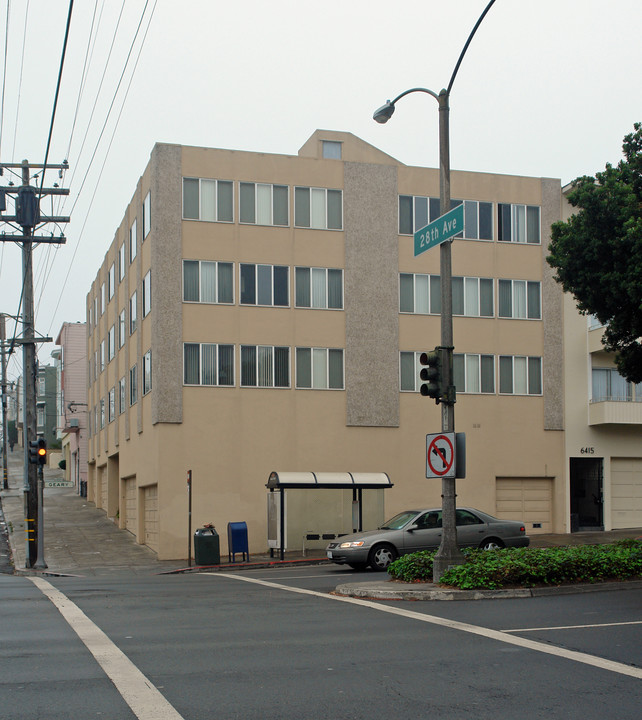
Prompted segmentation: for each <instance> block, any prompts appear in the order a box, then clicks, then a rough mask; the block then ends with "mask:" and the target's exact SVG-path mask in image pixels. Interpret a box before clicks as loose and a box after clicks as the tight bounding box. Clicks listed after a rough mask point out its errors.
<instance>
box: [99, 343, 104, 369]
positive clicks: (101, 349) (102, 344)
mask: <svg viewBox="0 0 642 720" xmlns="http://www.w3.org/2000/svg"><path fill="white" fill-rule="evenodd" d="M104 369H105V341H104V340H101V341H100V372H102V371H103V370H104Z"/></svg>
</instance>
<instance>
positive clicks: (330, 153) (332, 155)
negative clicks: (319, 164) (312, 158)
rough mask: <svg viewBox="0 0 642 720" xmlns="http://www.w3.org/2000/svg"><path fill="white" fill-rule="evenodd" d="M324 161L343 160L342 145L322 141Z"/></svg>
mask: <svg viewBox="0 0 642 720" xmlns="http://www.w3.org/2000/svg"><path fill="white" fill-rule="evenodd" d="M321 145H322V148H323V159H324V160H341V143H340V142H337V141H335V140H322V141H321Z"/></svg>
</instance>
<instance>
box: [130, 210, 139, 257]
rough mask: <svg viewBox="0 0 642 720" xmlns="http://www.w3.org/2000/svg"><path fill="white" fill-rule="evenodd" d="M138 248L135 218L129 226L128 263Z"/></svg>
mask: <svg viewBox="0 0 642 720" xmlns="http://www.w3.org/2000/svg"><path fill="white" fill-rule="evenodd" d="M137 252H138V248H137V246H136V219H135V218H134V222H133V223H132V226H131V227H130V228H129V264H130V265H131V263H133V262H134V258H135V257H136V253H137Z"/></svg>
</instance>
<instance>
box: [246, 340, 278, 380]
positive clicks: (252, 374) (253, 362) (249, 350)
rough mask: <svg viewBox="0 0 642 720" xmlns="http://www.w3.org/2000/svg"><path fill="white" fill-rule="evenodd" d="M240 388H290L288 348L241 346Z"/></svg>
mask: <svg viewBox="0 0 642 720" xmlns="http://www.w3.org/2000/svg"><path fill="white" fill-rule="evenodd" d="M241 387H290V348H289V347H271V346H266V345H241Z"/></svg>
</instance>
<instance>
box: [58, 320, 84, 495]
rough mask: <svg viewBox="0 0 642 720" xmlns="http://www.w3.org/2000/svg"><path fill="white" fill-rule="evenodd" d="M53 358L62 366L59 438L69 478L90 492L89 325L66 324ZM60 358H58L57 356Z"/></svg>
mask: <svg viewBox="0 0 642 720" xmlns="http://www.w3.org/2000/svg"><path fill="white" fill-rule="evenodd" d="M56 345H59V346H60V348H61V349H60V350H59V351H54V353H52V355H53V356H54V357H55V358H56V361H57V363H56V364H57V366H58V423H57V425H58V436H59V437H60V438H61V439H62V453H63V458H64V460H65V465H66V468H65V479H66V480H70V481H71V482H73V483H74V487H76V488H77V489H78V492H79V493H80V494H82V495H86V492H87V419H88V411H87V326H86V324H85V323H80V322H77V323H64V324H63V326H62V328H61V329H60V332H59V333H58V337H57V338H56ZM56 356H57V357H56Z"/></svg>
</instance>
